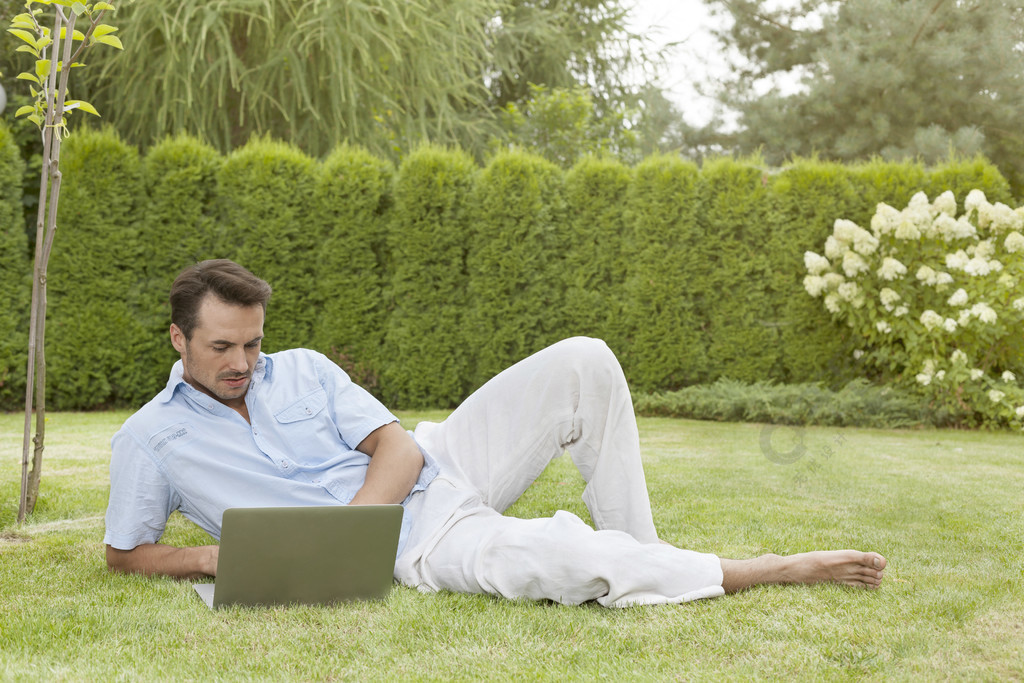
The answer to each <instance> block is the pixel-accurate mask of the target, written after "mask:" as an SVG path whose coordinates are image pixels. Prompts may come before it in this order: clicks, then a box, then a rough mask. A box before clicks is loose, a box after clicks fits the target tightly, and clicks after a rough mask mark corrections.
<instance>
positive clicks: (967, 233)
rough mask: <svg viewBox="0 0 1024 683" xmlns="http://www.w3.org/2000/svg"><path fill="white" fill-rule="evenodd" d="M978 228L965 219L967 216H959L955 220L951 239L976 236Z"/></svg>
mask: <svg viewBox="0 0 1024 683" xmlns="http://www.w3.org/2000/svg"><path fill="white" fill-rule="evenodd" d="M977 235H978V229H977V228H976V227H974V223H971V221H970V220H968V219H967V216H960V218H958V219H957V220H956V228H955V230H954V232H953V239H969V238H971V237H977Z"/></svg>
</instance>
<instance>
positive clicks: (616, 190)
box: [562, 156, 633, 349]
mask: <svg viewBox="0 0 1024 683" xmlns="http://www.w3.org/2000/svg"><path fill="white" fill-rule="evenodd" d="M632 180H633V174H632V171H631V170H630V169H629V168H627V167H626V166H625V165H623V164H622V163H621V162H619V161H617V160H615V159H610V158H599V157H593V156H588V157H584V158H583V159H582V160H580V161H579V162H578V163H577V164H576V165H575V166H573V167H572V168H571V169H570V170H569V171H568V173H566V176H565V201H566V207H567V210H568V223H567V225H566V230H567V232H568V235H569V238H570V240H571V245H570V248H569V249H568V250H567V251H566V252H565V259H564V262H563V266H562V268H563V273H564V277H565V282H566V291H565V298H564V303H565V313H564V319H565V325H566V326H565V335H564V336H566V337H573V336H579V335H583V336H590V337H599V338H602V339H604V341H605V342H607V343H608V345H609V346H610V347H611V348H612V349H620V348H622V346H623V344H622V342H621V341H620V340H619V339H618V338H617V332H618V331H619V330H618V329H617V328H618V327H619V326H618V325H617V324H616V323H617V321H618V320H619V319H620V317H621V315H622V306H623V300H622V286H623V283H624V282H625V280H626V274H627V272H628V270H629V267H630V255H631V254H632V251H633V250H632V231H631V230H629V229H628V227H627V223H626V198H627V196H628V194H629V188H630V184H631V183H632Z"/></svg>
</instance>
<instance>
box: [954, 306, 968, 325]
mask: <svg viewBox="0 0 1024 683" xmlns="http://www.w3.org/2000/svg"><path fill="white" fill-rule="evenodd" d="M956 321H957V322H958V323H960V327H966V326H967V323H969V322H971V309H969V308H965V309H963V310H962V311H960V315H959V316H957V319H956Z"/></svg>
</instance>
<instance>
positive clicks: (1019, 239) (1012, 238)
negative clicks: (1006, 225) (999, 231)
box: [1003, 230, 1024, 254]
mask: <svg viewBox="0 0 1024 683" xmlns="http://www.w3.org/2000/svg"><path fill="white" fill-rule="evenodd" d="M1003 247H1004V248H1005V249H1006V251H1008V252H1010V253H1011V254H1016V253H1017V252H1018V251H1022V250H1024V235H1021V234H1020V233H1019V232H1017V231H1016V230H1014V231H1013V232H1011V233H1010V234H1009V235H1007V236H1006V239H1005V240H1003Z"/></svg>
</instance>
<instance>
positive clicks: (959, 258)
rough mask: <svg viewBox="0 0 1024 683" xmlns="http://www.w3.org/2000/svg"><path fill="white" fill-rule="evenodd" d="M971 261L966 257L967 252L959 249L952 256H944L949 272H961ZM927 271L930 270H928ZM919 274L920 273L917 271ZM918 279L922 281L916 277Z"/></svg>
mask: <svg viewBox="0 0 1024 683" xmlns="http://www.w3.org/2000/svg"><path fill="white" fill-rule="evenodd" d="M970 260H971V257H970V256H968V255H967V252H966V251H964V250H963V249H959V250H957V251H956V252H954V253H952V254H946V267H947V268H949V269H950V270H963V269H964V267H966V266H967V262H968V261H970ZM921 267H922V268H928V266H921ZM929 270H931V269H930V268H929ZM918 272H919V273H920V271H918ZM918 279H919V280H920V279H922V278H921V276H920V275H918Z"/></svg>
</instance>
